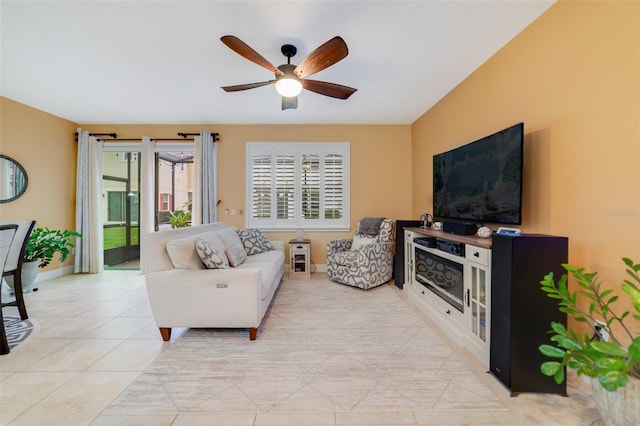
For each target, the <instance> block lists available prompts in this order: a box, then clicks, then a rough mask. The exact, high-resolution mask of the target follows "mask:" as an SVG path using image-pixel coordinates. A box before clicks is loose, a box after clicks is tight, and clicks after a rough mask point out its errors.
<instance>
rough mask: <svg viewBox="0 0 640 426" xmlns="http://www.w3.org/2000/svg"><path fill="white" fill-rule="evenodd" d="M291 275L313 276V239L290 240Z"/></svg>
mask: <svg viewBox="0 0 640 426" xmlns="http://www.w3.org/2000/svg"><path fill="white" fill-rule="evenodd" d="M289 277H290V278H294V279H295V278H303V279H304V278H306V279H308V278H311V240H302V241H298V240H296V239H293V240H290V241H289Z"/></svg>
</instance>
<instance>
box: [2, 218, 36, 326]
mask: <svg viewBox="0 0 640 426" xmlns="http://www.w3.org/2000/svg"><path fill="white" fill-rule="evenodd" d="M3 223H5V222H3ZM13 224H16V225H18V230H17V231H16V233H15V236H14V237H13V242H12V243H11V247H10V249H9V252H8V254H7V259H6V263H5V267H4V271H3V272H2V277H3V278H4V277H13V292H14V294H15V298H16V300H14V301H11V302H4V303H1V305H2V308H4V307H5V306H16V307H17V308H18V312H20V318H22V320H26V319H28V318H29V315H28V314H27V307H26V306H25V304H24V296H23V291H22V263H23V261H24V251H25V249H26V248H27V242H28V241H29V236H30V235H31V231H32V230H33V227H34V225H35V224H36V221H35V220H18V221H14V222H13Z"/></svg>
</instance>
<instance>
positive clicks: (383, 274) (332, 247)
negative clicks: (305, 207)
mask: <svg viewBox="0 0 640 426" xmlns="http://www.w3.org/2000/svg"><path fill="white" fill-rule="evenodd" d="M393 235H394V233H393V221H391V220H389V219H384V218H372V217H365V218H362V219H360V221H359V222H358V226H357V227H356V232H355V235H354V237H353V239H344V240H332V241H329V242H327V277H328V278H329V279H330V280H332V281H335V282H338V283H341V284H346V285H350V286H353V287H360V288H362V289H364V290H367V289H369V288H372V287H377V286H379V285H381V284H384V283H386V282H387V281H389V280H390V279H391V276H392V273H393V248H394V247H395V244H394V241H393Z"/></svg>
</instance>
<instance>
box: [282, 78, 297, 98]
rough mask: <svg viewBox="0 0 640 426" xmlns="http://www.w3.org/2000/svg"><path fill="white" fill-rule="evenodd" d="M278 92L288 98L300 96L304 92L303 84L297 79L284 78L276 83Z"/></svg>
mask: <svg viewBox="0 0 640 426" xmlns="http://www.w3.org/2000/svg"><path fill="white" fill-rule="evenodd" d="M276 91H277V92H278V93H279V94H280V95H281V96H284V97H286V98H291V97H293V96H298V95H299V94H300V92H301V91H302V83H300V80H298V79H297V78H291V77H283V78H279V79H278V80H277V81H276Z"/></svg>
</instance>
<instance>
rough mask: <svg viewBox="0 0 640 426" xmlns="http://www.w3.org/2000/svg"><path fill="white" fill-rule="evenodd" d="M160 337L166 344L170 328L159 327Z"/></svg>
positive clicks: (169, 335)
mask: <svg viewBox="0 0 640 426" xmlns="http://www.w3.org/2000/svg"><path fill="white" fill-rule="evenodd" d="M159 329H160V335H161V336H162V340H164V341H165V342H168V341H169V340H170V339H171V328H170V327H159Z"/></svg>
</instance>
